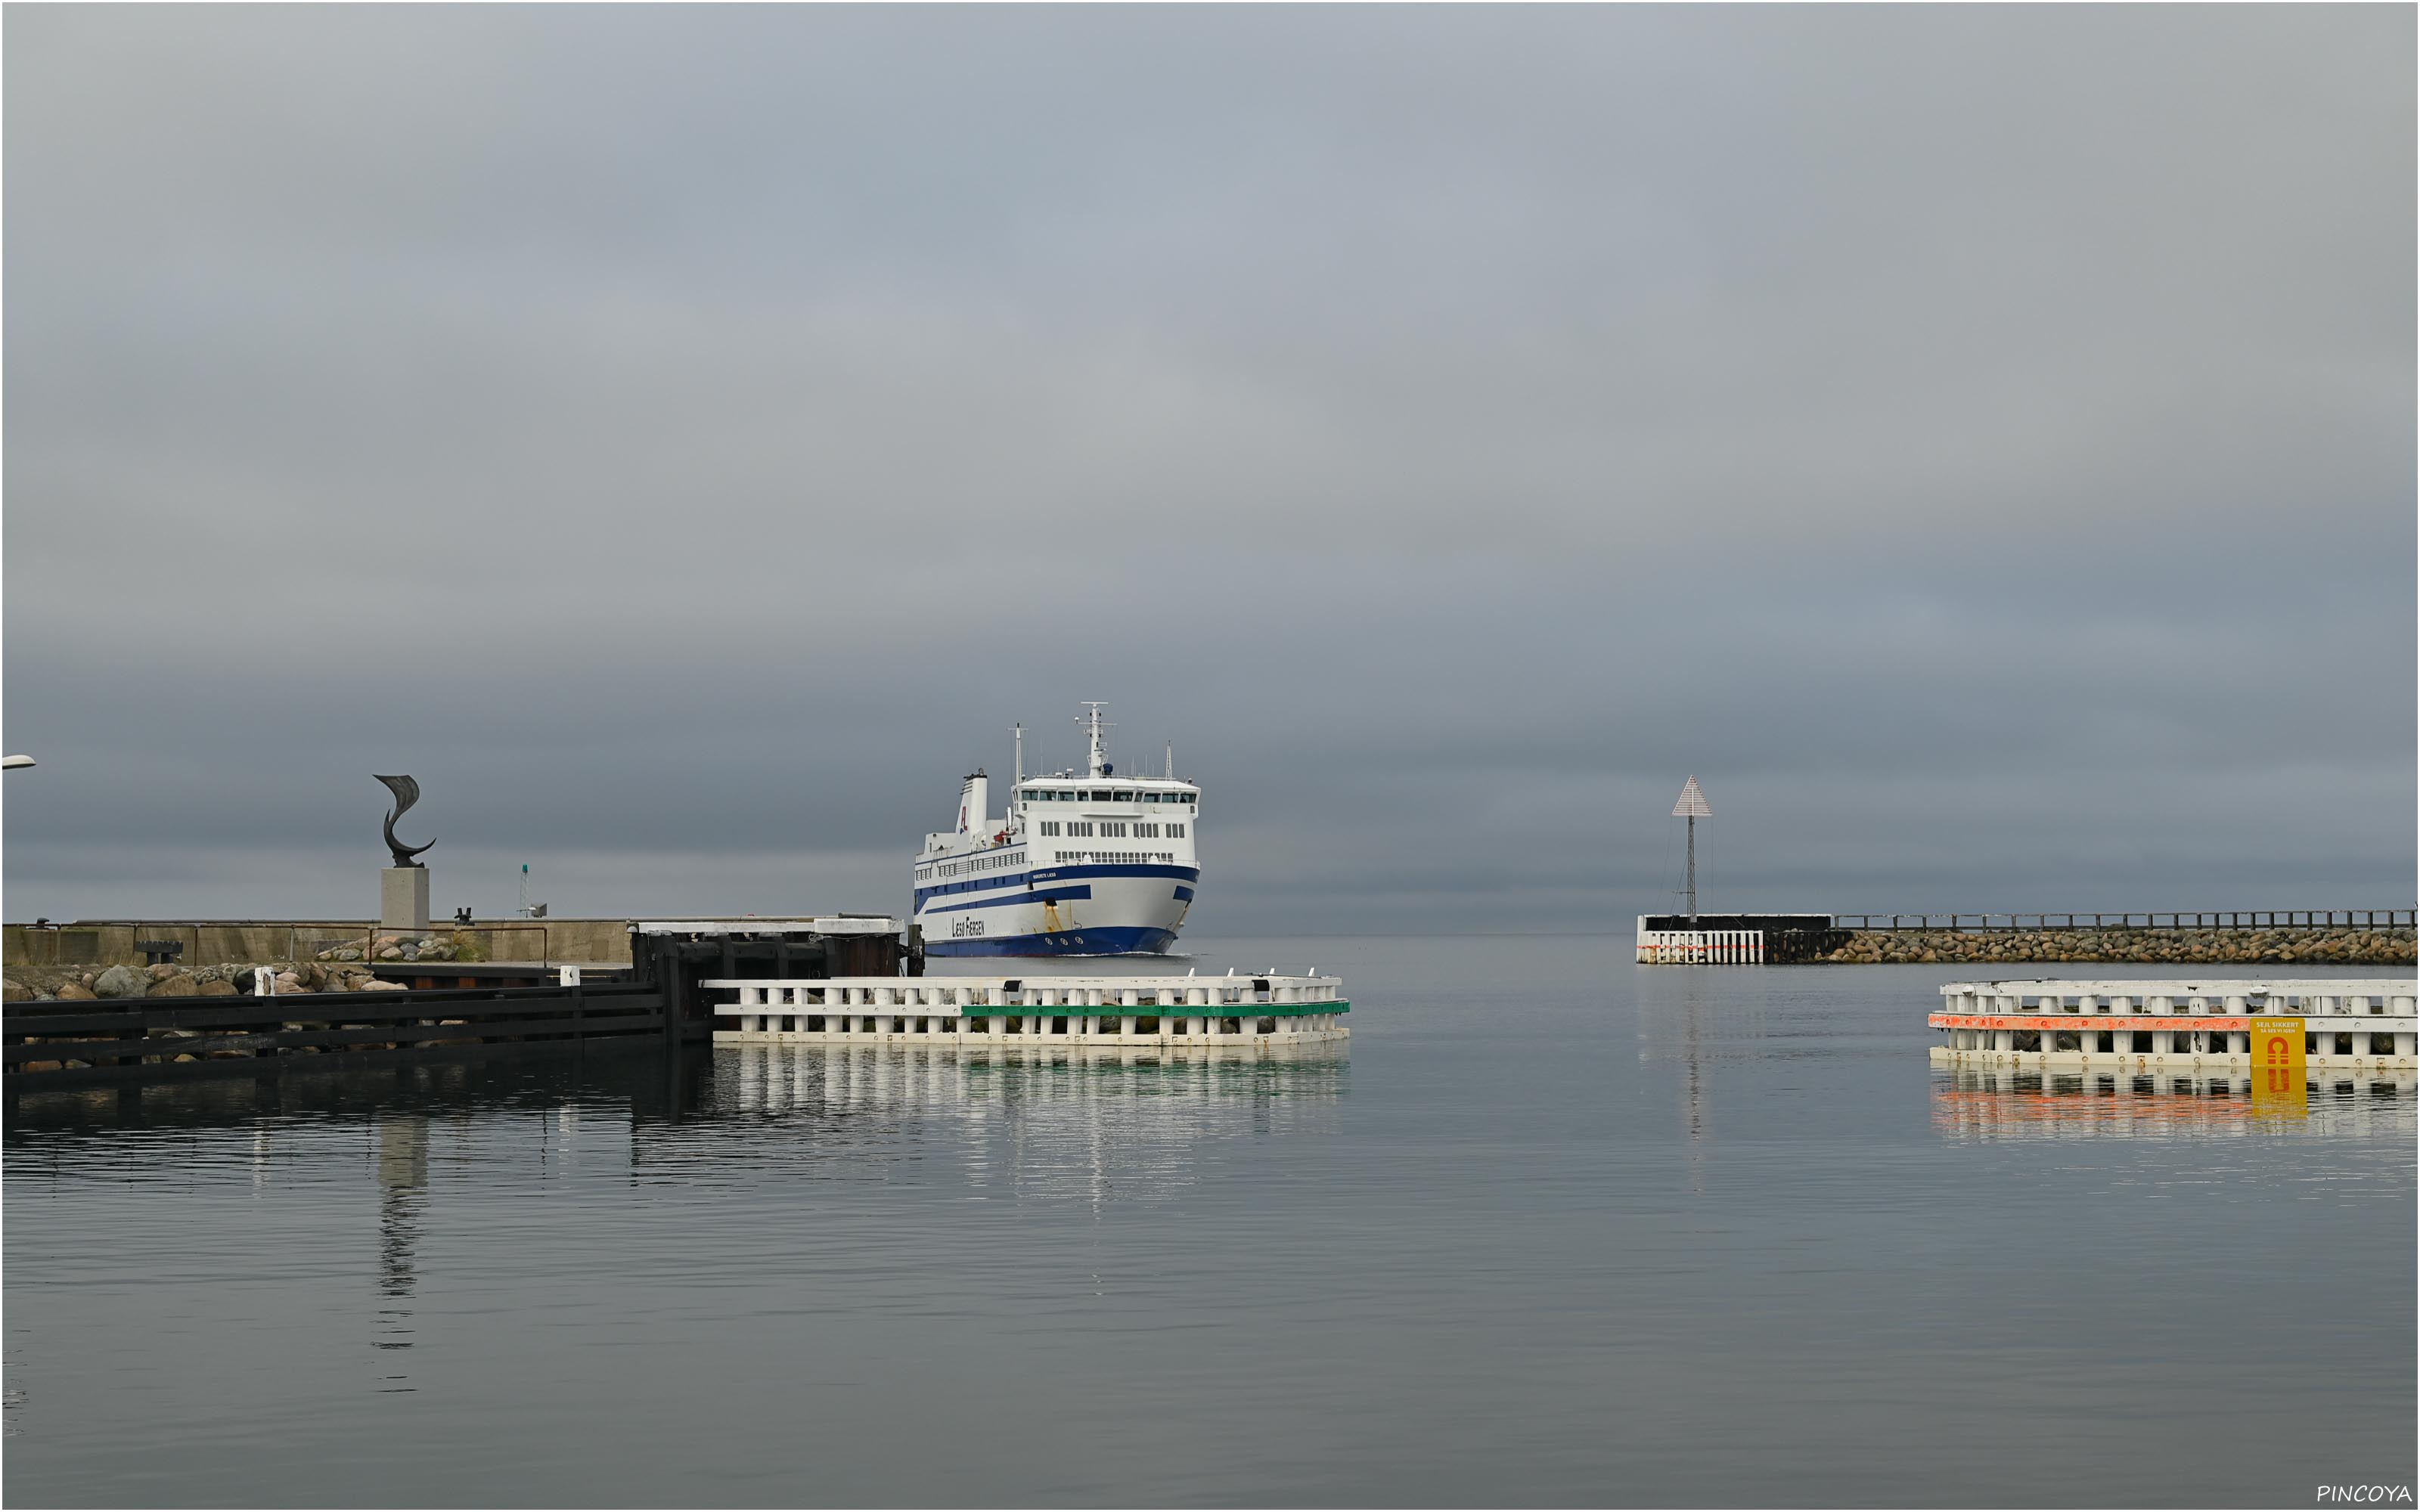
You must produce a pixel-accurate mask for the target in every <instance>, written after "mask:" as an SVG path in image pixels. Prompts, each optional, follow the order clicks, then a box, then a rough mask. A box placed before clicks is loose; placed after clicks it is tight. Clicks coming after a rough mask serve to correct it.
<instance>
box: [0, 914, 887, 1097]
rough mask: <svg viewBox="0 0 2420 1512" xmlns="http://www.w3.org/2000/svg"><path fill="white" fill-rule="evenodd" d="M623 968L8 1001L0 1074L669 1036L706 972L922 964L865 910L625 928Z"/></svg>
mask: <svg viewBox="0 0 2420 1512" xmlns="http://www.w3.org/2000/svg"><path fill="white" fill-rule="evenodd" d="M630 944H631V964H629V965H628V966H627V967H624V966H620V965H608V966H596V965H589V966H581V967H575V968H565V967H556V966H548V967H537V966H533V965H528V964H469V963H454V962H448V963H442V964H436V963H426V962H424V963H412V964H399V963H393V962H387V963H380V965H379V969H378V975H379V976H380V978H381V979H382V980H398V981H401V982H403V983H404V984H405V985H403V986H402V987H401V989H400V990H387V991H371V992H318V993H284V994H276V995H269V996H250V995H239V996H232V997H138V998H124V999H72V1000H58V1001H51V1002H31V1003H10V1004H8V1009H7V1012H6V1013H5V1015H0V1041H6V1042H5V1044H0V1060H5V1072H0V1081H5V1088H6V1092H7V1095H8V1101H9V1103H11V1104H12V1105H13V1104H14V1103H15V1101H16V1099H17V1097H18V1096H19V1095H20V1094H21V1093H25V1092H31V1091H38V1090H46V1089H53V1088H57V1089H71V1088H85V1087H113V1086H114V1087H139V1086H142V1085H144V1084H147V1083H152V1082H166V1081H176V1080H183V1079H188V1078H194V1077H207V1076H229V1075H233V1076H246V1075H249V1076H259V1075H263V1074H271V1075H273V1074H275V1073H276V1072H277V1071H278V1070H279V1069H281V1068H283V1067H294V1066H304V1065H307V1066H310V1067H313V1068H315V1069H323V1070H324V1069H334V1068H339V1067H341V1068H347V1069H349V1068H352V1067H356V1066H360V1067H365V1068H366V1067H371V1066H376V1065H380V1064H392V1063H397V1062H409V1061H412V1060H416V1059H421V1058H426V1057H432V1056H437V1055H445V1056H461V1055H466V1054H468V1055H487V1054H501V1053H518V1054H528V1053H541V1054H545V1053H552V1054H566V1053H570V1054H584V1053H587V1052H589V1051H591V1050H596V1049H655V1050H664V1049H671V1050H675V1051H676V1050H677V1049H678V1048H679V1047H680V1046H682V1045H683V1044H686V1043H690V1042H694V1041H706V1040H708V1039H710V1038H711V1036H712V1034H713V1028H714V1005H713V1003H712V1002H711V1001H710V1000H709V999H708V997H707V995H706V994H705V993H704V992H703V991H702V990H701V989H700V988H699V986H698V983H699V982H701V981H703V980H706V979H707V978H709V977H716V978H751V977H753V978H761V979H772V978H822V977H833V976H891V975H897V974H900V973H902V972H912V971H915V970H917V969H918V968H920V967H921V965H922V962H921V961H919V960H917V959H915V958H913V957H912V956H910V955H909V954H908V953H907V951H906V950H905V949H903V947H902V945H901V942H900V938H899V933H898V926H897V925H896V924H895V923H894V922H893V921H892V920H891V919H888V918H875V917H868V916H847V915H840V916H829V917H826V918H814V919H730V920H712V919H675V920H669V921H664V922H660V923H642V924H634V925H632V926H631V931H630Z"/></svg>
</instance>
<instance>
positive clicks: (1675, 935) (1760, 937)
mask: <svg viewBox="0 0 2420 1512" xmlns="http://www.w3.org/2000/svg"><path fill="white" fill-rule="evenodd" d="M1763 960H1764V931H1762V930H1761V929H1695V930H1680V929H1669V930H1667V929H1648V928H1646V927H1644V926H1641V927H1640V929H1639V931H1638V964H1640V965H1642V966H1717V965H1748V964H1757V963H1760V962H1761V961H1763Z"/></svg>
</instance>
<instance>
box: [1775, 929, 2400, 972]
mask: <svg viewBox="0 0 2420 1512" xmlns="http://www.w3.org/2000/svg"><path fill="white" fill-rule="evenodd" d="M1848 934H1849V938H1848V943H1846V944H1844V945H1842V946H1840V947H1839V948H1838V949H1834V950H1832V951H1830V952H1828V953H1826V954H1823V955H1819V956H1816V957H1815V958H1814V959H1816V960H1818V961H1830V962H1838V963H1841V964H1863V965H1872V964H1886V965H1917V964H1931V963H1934V962H1942V963H1949V962H1966V961H1976V962H1999V963H2008V964H2017V963H2021V962H2034V961H2080V962H2140V963H2142V964H2147V965H2149V964H2160V965H2191V964H2207V965H2218V964H2227V963H2235V962H2268V963H2276V964H2304V965H2332V966H2408V965H2411V964H2412V963H2413V960H2414V949H2413V940H2412V930H2411V929H2410V928H2408V927H2406V928H2400V929H2384V928H2380V929H2369V928H2359V927H2336V928H2300V929H2046V930H1946V929H1925V930H1918V929H1905V930H1852V931H1850V932H1848Z"/></svg>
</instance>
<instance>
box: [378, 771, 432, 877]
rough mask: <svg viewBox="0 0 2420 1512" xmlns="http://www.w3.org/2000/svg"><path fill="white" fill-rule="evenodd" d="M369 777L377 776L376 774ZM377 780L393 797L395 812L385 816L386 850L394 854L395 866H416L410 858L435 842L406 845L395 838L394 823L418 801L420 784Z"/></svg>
mask: <svg viewBox="0 0 2420 1512" xmlns="http://www.w3.org/2000/svg"><path fill="white" fill-rule="evenodd" d="M371 775H372V776H373V777H376V776H377V774H376V773H372V774H371ZM379 780H380V781H381V782H383V783H385V784H386V785H387V789H388V791H389V792H392V793H393V794H394V795H395V811H394V812H393V813H391V814H388V815H387V816H386V848H387V849H388V850H390V851H393V852H394V853H395V864H396V865H397V866H418V865H420V864H421V863H420V862H418V861H415V860H413V859H412V857H413V856H418V855H419V854H420V853H421V852H423V851H425V850H427V849H428V845H434V844H436V843H437V841H435V839H433V838H432V839H431V840H430V841H429V842H428V845H406V844H405V843H404V842H403V841H399V840H397V839H396V838H395V822H396V820H398V819H400V818H402V817H403V815H404V811H405V810H408V809H410V808H411V806H412V805H413V804H415V803H418V802H419V801H420V784H419V783H417V782H415V781H413V780H412V779H410V778H408V777H380V778H379Z"/></svg>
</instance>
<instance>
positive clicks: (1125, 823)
mask: <svg viewBox="0 0 2420 1512" xmlns="http://www.w3.org/2000/svg"><path fill="white" fill-rule="evenodd" d="M1085 707H1086V708H1087V710H1088V711H1089V712H1088V713H1087V714H1086V715H1085V716H1083V719H1082V722H1083V724H1084V727H1085V734H1086V737H1087V740H1088V743H1089V745H1090V748H1091V759H1090V760H1089V761H1088V762H1087V763H1086V764H1085V769H1084V770H1083V771H1082V772H1081V773H1078V772H1076V771H1073V770H1068V771H1062V772H1055V773H1050V774H1047V775H1045V776H1040V777H1032V778H1028V777H1027V776H1025V773H1024V734H1023V731H1022V730H1021V729H1020V730H1019V732H1018V736H1017V764H1016V768H1017V769H1016V776H1015V779H1013V781H1012V782H1011V784H1010V787H1009V791H1008V796H1007V812H1006V813H1004V814H1001V815H998V816H995V815H993V814H992V812H991V779H990V778H989V777H988V776H987V775H986V774H985V773H984V772H982V771H980V770H978V771H975V772H973V773H970V775H969V776H968V777H967V778H966V779H965V781H964V783H963V784H962V785H961V786H960V788H959V790H958V823H957V827H956V828H955V829H951V830H941V831H937V832H935V833H933V834H929V835H926V836H925V837H924V849H923V852H922V853H921V854H920V855H919V856H917V857H916V868H915V877H916V907H915V913H914V918H915V921H916V923H917V924H918V925H919V926H920V927H921V928H922V929H923V939H924V950H925V953H926V954H928V955H1139V954H1163V953H1165V952H1166V951H1167V950H1168V949H1169V947H1171V945H1173V944H1175V943H1176V932H1177V931H1178V930H1179V929H1181V928H1183V927H1184V924H1185V916H1186V913H1187V910H1188V909H1190V908H1191V907H1192V906H1193V889H1194V887H1195V885H1196V884H1197V883H1199V882H1200V880H1201V877H1202V871H1201V867H1200V866H1199V864H1198V863H1197V862H1196V860H1195V854H1196V853H1195V851H1194V825H1195V822H1196V818H1197V816H1198V814H1199V812H1200V810H1201V804H1202V790H1201V789H1200V788H1199V787H1198V786H1196V785H1195V784H1193V783H1191V782H1187V781H1183V780H1180V779H1178V778H1177V777H1176V775H1175V763H1174V760H1173V759H1172V757H1171V761H1170V763H1169V770H1168V772H1167V773H1166V774H1165V775H1164V776H1161V777H1156V778H1150V777H1127V776H1121V775H1120V774H1119V773H1118V771H1117V769H1116V767H1115V765H1114V764H1112V763H1111V762H1110V761H1109V752H1108V746H1107V741H1106V735H1107V733H1108V729H1109V726H1108V725H1107V723H1106V722H1105V721H1104V720H1103V719H1102V717H1101V707H1102V706H1101V705H1100V704H1098V703H1088V704H1087V705H1085Z"/></svg>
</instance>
